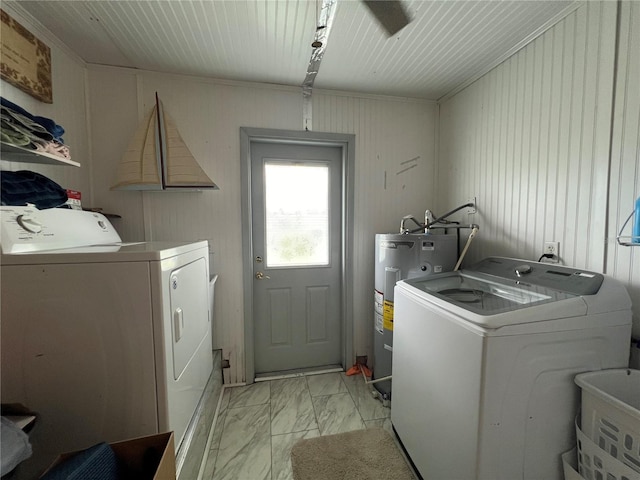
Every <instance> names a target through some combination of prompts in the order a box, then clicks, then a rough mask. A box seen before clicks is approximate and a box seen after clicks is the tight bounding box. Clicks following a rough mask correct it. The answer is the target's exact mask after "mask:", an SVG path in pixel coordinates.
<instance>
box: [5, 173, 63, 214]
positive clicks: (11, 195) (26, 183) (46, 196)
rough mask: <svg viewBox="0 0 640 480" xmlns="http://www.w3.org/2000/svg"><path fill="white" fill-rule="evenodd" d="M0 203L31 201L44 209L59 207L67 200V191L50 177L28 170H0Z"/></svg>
mask: <svg viewBox="0 0 640 480" xmlns="http://www.w3.org/2000/svg"><path fill="white" fill-rule="evenodd" d="M0 184H1V188H0V194H1V197H2V205H13V206H24V205H26V204H27V203H31V204H33V205H35V206H36V208H38V210H44V209H46V208H54V207H59V206H61V205H63V204H64V203H66V201H67V200H68V196H67V191H66V190H65V189H64V188H62V187H61V186H60V185H58V184H57V183H56V182H54V181H53V180H51V179H50V178H47V177H45V176H44V175H41V174H39V173H36V172H31V171H29V170H20V171H17V172H9V171H4V170H3V171H2V172H0Z"/></svg>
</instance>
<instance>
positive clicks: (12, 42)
mask: <svg viewBox="0 0 640 480" xmlns="http://www.w3.org/2000/svg"><path fill="white" fill-rule="evenodd" d="M0 16H1V17H2V25H1V27H2V28H1V29H0V38H1V41H2V44H1V49H0V67H1V69H0V78H2V79H3V80H4V81H6V82H8V83H10V84H11V85H13V86H15V87H17V88H19V89H20V90H22V91H23V92H26V93H28V94H29V95H31V96H32V97H34V98H37V99H38V100H40V101H41V102H45V103H53V89H52V87H51V49H50V48H49V47H48V46H47V45H45V44H44V43H43V42H42V41H41V40H40V39H38V38H36V36H35V35H34V34H33V33H31V32H30V31H28V30H27V29H26V28H24V27H23V26H22V25H20V24H19V23H18V22H16V21H15V20H14V19H13V18H11V16H9V14H8V13H6V12H5V11H4V10H1V9H0Z"/></svg>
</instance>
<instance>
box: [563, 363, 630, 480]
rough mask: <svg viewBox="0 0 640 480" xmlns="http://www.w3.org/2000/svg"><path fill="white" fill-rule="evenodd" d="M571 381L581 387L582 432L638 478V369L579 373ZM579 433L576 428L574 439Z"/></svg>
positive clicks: (598, 447)
mask: <svg viewBox="0 0 640 480" xmlns="http://www.w3.org/2000/svg"><path fill="white" fill-rule="evenodd" d="M575 382H576V383H577V384H578V385H579V386H580V388H581V389H582V422H581V423H582V427H581V428H582V432H583V433H584V435H585V436H586V437H588V439H590V440H591V441H592V442H593V444H594V445H593V446H594V447H596V448H597V449H598V450H600V449H601V450H602V451H603V452H604V453H606V454H608V455H611V457H613V458H615V459H617V460H618V461H620V462H622V463H623V464H624V465H626V466H627V467H628V468H630V469H631V470H632V471H635V472H637V473H636V475H634V477H635V478H640V370H632V369H613V370H600V371H596V372H587V373H581V374H579V375H577V376H576V378H575ZM580 433H581V432H580V429H579V428H578V429H577V435H578V437H579V438H578V441H580ZM583 443H584V444H585V445H586V444H587V443H589V442H587V441H585V442H583ZM584 448H591V447H590V445H589V446H588V447H584ZM593 453H597V452H593ZM634 477H631V478H634ZM604 478H607V477H606V476H605V477H604Z"/></svg>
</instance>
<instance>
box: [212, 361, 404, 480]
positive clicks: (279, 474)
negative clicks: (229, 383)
mask: <svg viewBox="0 0 640 480" xmlns="http://www.w3.org/2000/svg"><path fill="white" fill-rule="evenodd" d="M371 388H372V387H371V385H366V384H365V382H364V379H363V378H362V376H361V375H354V376H347V375H345V373H324V374H318V375H307V376H300V377H292V378H285V379H278V380H268V381H262V382H258V383H254V384H253V385H248V386H242V387H232V388H225V389H224V393H223V396H222V402H221V405H220V410H219V413H218V418H217V421H216V424H215V426H214V432H213V436H212V441H211V443H210V445H209V447H210V448H209V450H208V457H207V459H206V464H205V468H204V471H203V475H202V479H203V480H287V479H292V478H293V477H292V473H291V462H290V452H291V447H292V446H293V444H294V443H295V442H296V441H297V440H298V439H300V438H311V437H316V436H319V435H331V434H335V433H342V432H347V431H351V430H359V429H363V428H372V427H382V428H385V429H387V430H388V431H390V432H391V433H392V435H393V432H392V430H391V420H390V418H389V417H390V413H391V410H390V409H389V408H388V407H384V406H382V403H381V402H380V401H379V400H377V399H375V398H374V397H373V396H372V394H371Z"/></svg>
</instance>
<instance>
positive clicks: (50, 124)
mask: <svg viewBox="0 0 640 480" xmlns="http://www.w3.org/2000/svg"><path fill="white" fill-rule="evenodd" d="M0 105H2V106H3V107H7V108H10V109H11V110H13V111H14V112H17V113H19V114H21V115H24V116H25V117H27V118H30V119H31V120H33V121H34V122H37V123H39V124H40V125H42V126H43V127H44V128H45V129H46V130H47V131H48V132H49V133H50V134H51V135H53V138H54V139H55V140H57V141H58V142H60V143H64V140H63V139H62V135H64V128H63V127H62V126H61V125H58V124H57V123H56V122H54V121H53V120H51V119H50V118H46V117H38V116H34V115H31V114H30V113H29V112H27V111H26V110H25V109H24V108H22V107H21V106H19V105H16V104H15V103H13V102H10V101H9V100H7V99H6V98H4V97H0Z"/></svg>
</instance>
